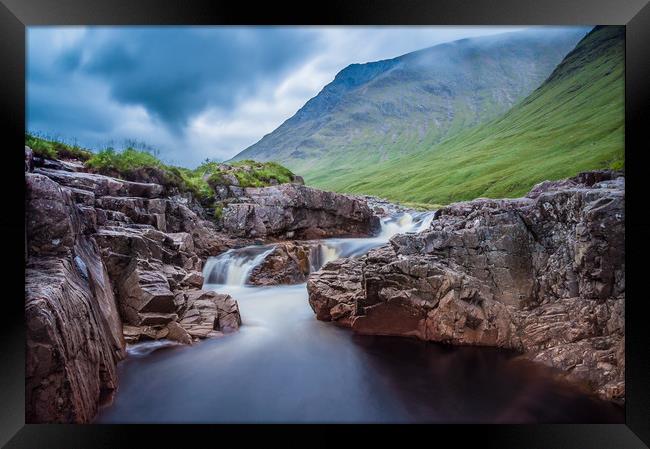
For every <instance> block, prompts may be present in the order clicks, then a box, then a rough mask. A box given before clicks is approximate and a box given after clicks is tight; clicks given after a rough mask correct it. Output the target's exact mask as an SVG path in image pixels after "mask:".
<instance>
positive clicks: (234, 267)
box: [203, 245, 274, 285]
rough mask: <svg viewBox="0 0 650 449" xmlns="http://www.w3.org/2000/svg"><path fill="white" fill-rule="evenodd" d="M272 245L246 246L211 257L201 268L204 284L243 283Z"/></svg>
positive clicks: (270, 249) (268, 252) (269, 252)
mask: <svg viewBox="0 0 650 449" xmlns="http://www.w3.org/2000/svg"><path fill="white" fill-rule="evenodd" d="M273 249H274V246H272V245H271V246H267V245H265V246H247V247H245V248H237V249H231V250H228V251H226V252H225V253H223V254H221V255H220V256H217V257H211V258H209V259H208V261H207V262H206V264H205V267H204V268H203V277H204V278H205V283H206V284H221V285H245V284H246V281H248V278H249V276H250V274H251V271H253V268H255V267H256V266H257V265H259V264H260V263H262V262H263V261H264V259H266V256H268V255H269V254H271V252H272V251H273Z"/></svg>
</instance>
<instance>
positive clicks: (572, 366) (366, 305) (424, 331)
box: [307, 171, 625, 401]
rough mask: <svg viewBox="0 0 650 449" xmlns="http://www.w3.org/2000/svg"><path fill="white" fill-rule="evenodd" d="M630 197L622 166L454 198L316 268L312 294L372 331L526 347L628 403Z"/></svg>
mask: <svg viewBox="0 0 650 449" xmlns="http://www.w3.org/2000/svg"><path fill="white" fill-rule="evenodd" d="M624 206H625V189H624V178H623V177H622V174H621V173H616V172H611V171H601V172H588V173H583V174H580V175H578V176H577V177H575V178H571V179H567V180H563V181H558V182H543V183H541V184H539V185H536V186H535V187H534V188H533V189H532V190H531V191H530V193H529V194H528V195H527V197H525V198H518V199H504V200H492V199H477V200H474V201H470V202H464V203H456V204H452V205H450V206H448V207H445V208H442V209H440V210H438V211H437V213H436V217H435V219H434V220H433V222H432V224H431V226H430V227H429V229H428V230H425V231H423V232H421V233H419V234H401V235H397V236H395V237H393V238H392V239H391V241H390V243H389V244H387V245H385V246H382V247H380V248H378V249H374V250H371V251H370V252H369V253H368V254H367V255H366V256H363V257H359V258H348V259H339V260H336V261H333V262H330V263H328V264H327V265H325V266H324V267H323V268H322V269H321V270H320V271H318V272H316V273H312V274H311V275H310V277H309V281H308V283H307V288H308V291H309V302H310V304H311V306H312V309H313V310H314V312H315V313H316V316H317V318H318V319H320V320H326V321H334V322H337V323H339V324H341V325H344V326H347V327H351V328H352V329H353V330H355V331H356V332H359V333H363V334H379V335H401V336H412V337H416V338H420V339H423V340H430V341H438V342H445V343H450V344H461V345H484V346H496V347H502V348H511V349H515V350H517V351H521V352H523V353H524V354H525V356H526V357H528V358H530V359H532V360H535V361H538V362H541V363H544V364H547V365H550V366H553V367H555V368H558V369H559V370H560V371H561V372H563V373H565V374H566V376H567V377H568V378H569V379H571V380H574V381H576V382H579V383H582V384H584V385H585V386H586V387H587V388H588V389H590V390H591V391H594V392H596V393H597V394H598V395H599V396H601V397H603V398H606V399H611V400H620V401H622V400H624V395H625V382H624V377H625V376H624V372H625V354H624V346H625V338H624V299H625V253H624V237H625V228H624V219H625V208H624Z"/></svg>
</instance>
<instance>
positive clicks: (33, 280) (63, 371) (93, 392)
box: [25, 173, 125, 423]
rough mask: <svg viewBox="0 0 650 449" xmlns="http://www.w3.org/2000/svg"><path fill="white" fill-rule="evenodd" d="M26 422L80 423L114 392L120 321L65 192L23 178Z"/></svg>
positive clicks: (36, 178) (92, 245) (96, 255)
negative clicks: (25, 245)
mask: <svg viewBox="0 0 650 449" xmlns="http://www.w3.org/2000/svg"><path fill="white" fill-rule="evenodd" d="M26 187H27V189H26V222H27V252H28V259H27V265H26V272H25V320H26V327H27V335H26V339H27V341H26V366H25V369H26V377H25V394H26V407H27V410H26V420H27V422H31V423H36V422H77V423H81V422H88V421H90V420H91V419H92V418H93V417H94V415H95V413H96V411H97V407H98V404H99V403H100V402H102V401H105V400H108V399H110V397H111V395H112V392H113V391H114V390H115V388H116V387H117V376H116V370H115V366H116V363H117V361H118V360H120V359H121V358H123V357H124V356H125V352H124V339H123V336H122V324H121V320H120V316H119V313H118V308H117V303H116V300H115V297H114V295H113V290H112V288H111V284H110V280H109V277H108V273H107V271H106V269H105V267H104V264H103V262H102V259H101V255H100V252H99V248H98V246H97V244H96V242H95V240H94V239H93V238H92V237H91V236H87V235H84V234H83V232H82V231H83V229H85V226H84V216H83V214H81V213H80V211H79V210H78V209H77V207H76V206H75V204H74V202H73V200H72V196H71V194H70V192H67V191H65V190H64V189H62V188H60V187H59V185H58V184H57V183H55V182H54V181H52V180H51V179H49V178H47V177H45V176H43V175H39V174H32V173H27V174H26Z"/></svg>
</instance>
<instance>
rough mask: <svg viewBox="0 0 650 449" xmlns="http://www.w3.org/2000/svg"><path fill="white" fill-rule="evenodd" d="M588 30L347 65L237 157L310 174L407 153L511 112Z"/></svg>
mask: <svg viewBox="0 0 650 449" xmlns="http://www.w3.org/2000/svg"><path fill="white" fill-rule="evenodd" d="M549 32H550V35H549V34H548V33H549ZM586 32H587V28H570V29H567V28H557V29H554V30H550V31H548V30H547V31H546V35H544V36H545V37H544V38H542V33H540V32H539V31H537V30H534V29H533V30H526V31H521V32H510V33H502V34H498V35H492V36H484V37H480V38H469V39H462V40H459V41H453V42H447V43H443V44H439V45H435V46H432V47H428V48H425V49H421V50H418V51H415V52H411V53H407V54H405V55H400V56H398V57H396V58H392V59H385V60H380V61H373V62H369V63H364V64H350V65H348V66H347V67H345V68H344V69H343V70H341V71H340V72H338V73H337V75H336V76H335V78H334V80H333V81H332V82H331V83H329V84H327V85H326V86H324V87H323V89H322V90H321V91H320V92H319V93H318V95H316V96H315V97H313V98H311V99H310V100H309V101H307V102H306V103H305V105H304V106H303V107H302V108H300V109H299V110H298V111H297V112H296V114H294V115H293V116H292V117H290V118H289V119H287V120H286V121H285V122H284V123H282V124H281V125H280V126H279V127H278V128H276V130H274V131H273V132H271V133H269V134H267V135H265V136H264V137H263V138H262V139H261V140H260V141H259V142H257V143H256V144H254V145H252V146H250V147H248V148H247V149H245V150H244V151H242V152H241V153H239V154H238V155H236V156H235V157H233V158H232V159H231V160H241V159H256V160H275V161H278V162H281V163H283V164H286V165H287V166H289V167H291V168H292V169H294V170H297V171H300V172H301V173H303V174H304V175H305V176H306V179H307V180H309V179H310V177H311V176H312V174H314V173H315V172H317V171H319V170H320V171H323V170H325V171H327V170H329V169H330V168H331V167H337V168H343V167H348V168H350V169H354V168H355V167H358V166H363V165H365V164H367V163H376V162H380V161H383V160H390V159H394V158H395V157H397V156H400V155H402V154H408V153H409V152H412V151H414V150H415V149H417V148H416V147H417V146H418V145H430V144H432V143H435V142H437V141H440V140H441V139H443V138H445V137H446V136H448V135H451V134H453V133H455V132H457V131H458V130H460V129H463V128H466V127H468V126H472V125H474V124H476V123H479V122H481V121H484V120H486V119H490V118H494V117H496V116H498V115H499V114H500V113H503V112H505V111H506V110H507V109H509V108H510V107H511V106H512V105H513V104H514V103H515V102H516V101H517V100H518V99H520V98H523V96H525V95H526V94H528V93H530V92H531V91H532V90H533V89H534V88H535V87H537V86H538V85H539V83H541V82H542V81H543V80H544V79H545V78H546V76H547V75H548V74H549V73H550V72H551V70H552V69H553V68H554V67H555V66H556V65H557V63H559V61H560V60H561V59H562V57H563V56H564V55H565V54H566V52H568V51H569V50H570V49H571V48H573V46H574V45H575V43H576V42H577V41H578V40H579V38H580V37H581V36H582V35H584V34H585V33H586ZM540 55H543V56H544V57H540ZM477 61H478V62H481V63H477ZM423 67H424V68H425V70H423ZM504 79H505V80H506V82H505V83H504V82H503V81H504ZM351 156H352V157H351Z"/></svg>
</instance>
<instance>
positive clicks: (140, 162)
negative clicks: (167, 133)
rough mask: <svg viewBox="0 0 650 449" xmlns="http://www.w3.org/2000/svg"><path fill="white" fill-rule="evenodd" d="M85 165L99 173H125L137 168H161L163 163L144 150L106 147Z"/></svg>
mask: <svg viewBox="0 0 650 449" xmlns="http://www.w3.org/2000/svg"><path fill="white" fill-rule="evenodd" d="M86 166H87V167H89V168H92V169H94V170H96V171H98V172H100V173H109V172H118V173H120V174H125V173H127V172H129V171H132V170H135V169H138V168H146V167H157V168H163V167H164V164H163V163H162V162H160V160H159V159H158V158H156V157H155V156H153V155H152V154H150V153H147V152H145V151H138V150H136V149H134V148H127V149H125V150H124V151H120V152H118V151H115V150H114V149H113V148H106V149H104V150H102V151H100V152H98V153H96V154H94V155H93V156H92V157H91V158H90V159H89V160H88V161H86Z"/></svg>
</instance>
